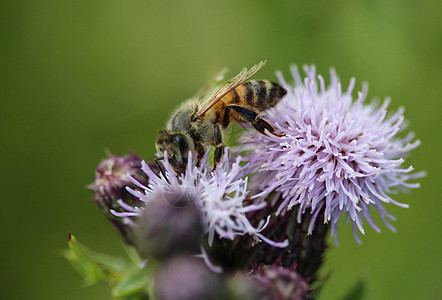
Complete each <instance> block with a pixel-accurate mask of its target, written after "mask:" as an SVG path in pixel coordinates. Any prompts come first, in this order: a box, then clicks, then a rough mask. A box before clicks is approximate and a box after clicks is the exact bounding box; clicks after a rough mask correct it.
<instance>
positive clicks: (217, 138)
mask: <svg viewBox="0 0 442 300" xmlns="http://www.w3.org/2000/svg"><path fill="white" fill-rule="evenodd" d="M213 136H214V144H215V155H214V160H213V170H212V171H214V170H215V169H216V166H217V165H218V163H219V162H220V161H221V159H222V158H223V154H224V145H223V135H222V133H221V129H220V128H219V125H218V124H217V125H215V128H214V135H213Z"/></svg>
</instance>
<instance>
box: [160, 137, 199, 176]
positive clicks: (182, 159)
mask: <svg viewBox="0 0 442 300" xmlns="http://www.w3.org/2000/svg"><path fill="white" fill-rule="evenodd" d="M155 147H156V148H157V151H158V152H159V153H160V154H163V153H164V151H167V158H168V160H169V163H170V165H171V166H172V167H173V168H174V170H175V171H176V172H177V173H183V172H184V170H185V168H186V165H187V156H188V153H189V151H191V150H192V149H193V147H192V142H191V140H190V138H189V137H188V136H187V135H185V134H183V133H171V132H168V131H166V130H163V131H160V133H159V135H158V138H157V141H156V143H155Z"/></svg>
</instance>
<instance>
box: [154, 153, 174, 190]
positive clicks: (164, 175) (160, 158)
mask: <svg viewBox="0 0 442 300" xmlns="http://www.w3.org/2000/svg"><path fill="white" fill-rule="evenodd" d="M163 159H164V157H158V158H157V159H155V164H156V165H157V167H158V170H160V172H161V174H162V175H163V177H164V179H166V181H167V183H168V184H170V181H169V179H167V177H166V173H164V171H163V169H162V168H161V165H160V163H159V162H158V161H160V160H163Z"/></svg>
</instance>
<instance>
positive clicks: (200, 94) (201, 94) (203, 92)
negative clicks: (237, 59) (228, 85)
mask: <svg viewBox="0 0 442 300" xmlns="http://www.w3.org/2000/svg"><path fill="white" fill-rule="evenodd" d="M227 71H229V70H228V69H227V68H223V69H221V70H220V71H219V72H218V73H216V74H215V76H214V77H213V78H212V79H211V80H210V81H209V82H207V83H206V84H205V85H204V86H202V87H201V88H200V89H199V90H198V92H196V94H195V95H194V96H193V97H192V98H193V99H202V98H203V97H204V96H205V95H206V94H207V93H208V92H210V90H212V89H213V88H215V83H216V82H218V81H221V80H223V79H224V75H226V73H227Z"/></svg>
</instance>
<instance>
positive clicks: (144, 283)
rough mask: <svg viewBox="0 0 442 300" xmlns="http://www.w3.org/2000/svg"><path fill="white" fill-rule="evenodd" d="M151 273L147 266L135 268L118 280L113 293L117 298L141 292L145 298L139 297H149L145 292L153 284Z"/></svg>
mask: <svg viewBox="0 0 442 300" xmlns="http://www.w3.org/2000/svg"><path fill="white" fill-rule="evenodd" d="M149 273H150V272H149V269H147V268H146V267H142V268H140V267H137V268H133V269H132V270H130V272H129V273H128V274H126V276H125V277H124V278H123V279H122V280H121V281H120V282H118V284H117V285H115V287H114V288H113V289H112V294H113V295H114V296H115V297H116V298H121V297H127V296H131V295H132V296H133V295H137V294H140V296H143V297H144V298H139V299H149V297H148V296H147V294H146V292H145V291H147V290H148V288H149V286H150V285H151V284H152V280H151V274H149ZM124 299H126V298H124ZM128 299H129V298H128ZM130 299H132V298H130ZM134 299H138V298H134Z"/></svg>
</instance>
